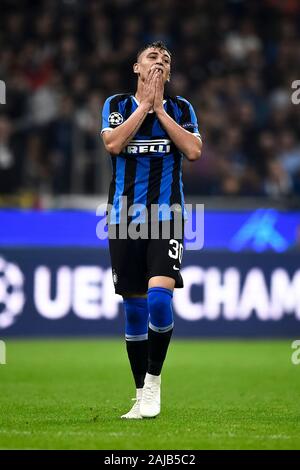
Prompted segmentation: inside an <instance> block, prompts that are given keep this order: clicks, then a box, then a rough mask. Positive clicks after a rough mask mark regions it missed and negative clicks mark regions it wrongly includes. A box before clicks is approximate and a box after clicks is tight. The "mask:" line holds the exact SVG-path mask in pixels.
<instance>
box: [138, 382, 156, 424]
mask: <svg viewBox="0 0 300 470" xmlns="http://www.w3.org/2000/svg"><path fill="white" fill-rule="evenodd" d="M160 383H161V377H160V375H151V374H148V373H147V374H146V377H145V384H144V388H143V395H142V400H141V403H140V413H141V416H142V417H143V418H154V417H155V416H157V415H159V413H160Z"/></svg>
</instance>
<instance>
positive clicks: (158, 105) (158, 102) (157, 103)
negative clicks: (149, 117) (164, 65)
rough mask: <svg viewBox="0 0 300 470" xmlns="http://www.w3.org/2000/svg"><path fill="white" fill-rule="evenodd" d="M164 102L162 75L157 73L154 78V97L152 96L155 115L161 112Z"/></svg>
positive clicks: (159, 72)
mask: <svg viewBox="0 0 300 470" xmlns="http://www.w3.org/2000/svg"><path fill="white" fill-rule="evenodd" d="M163 100H164V80H163V73H162V72H161V71H158V73H157V75H156V77H155V96H154V107H153V109H154V111H155V112H156V113H157V112H159V111H162V110H163V108H164V106H163Z"/></svg>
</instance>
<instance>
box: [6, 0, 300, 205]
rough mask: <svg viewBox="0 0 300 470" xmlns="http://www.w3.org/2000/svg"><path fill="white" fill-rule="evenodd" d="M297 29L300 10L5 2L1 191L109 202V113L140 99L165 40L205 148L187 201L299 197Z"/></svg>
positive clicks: (122, 0) (256, 1)
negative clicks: (138, 88) (137, 65)
mask: <svg viewBox="0 0 300 470" xmlns="http://www.w3.org/2000/svg"><path fill="white" fill-rule="evenodd" d="M299 24H300V3H299V1H297V0H287V1H284V2H283V1H281V0H253V1H251V2H248V1H246V0H239V1H232V0H226V1H224V2H212V1H211V0H190V2H189V5H188V8H187V5H186V3H185V2H182V1H181V0H159V2H158V1H153V0H145V1H144V2H138V1H137V0H102V1H101V2H99V1H97V0H91V1H89V2H83V1H81V0H73V1H58V0H53V1H49V0H41V1H40V2H38V5H37V4H35V3H32V2H30V1H29V0H22V1H20V2H11V1H9V0H2V2H1V18H0V41H1V44H2V45H5V47H2V48H1V51H0V76H1V79H2V80H5V82H6V84H7V104H6V105H5V107H3V110H4V111H5V114H6V117H2V118H0V134H1V137H0V138H1V143H0V148H1V151H0V175H1V176H0V177H1V192H2V193H3V192H7V193H9V192H12V191H20V190H22V189H24V190H32V191H40V192H45V191H46V192H49V191H51V192H54V193H55V194H57V193H64V192H67V193H68V192H74V191H82V192H94V193H97V192H101V191H102V190H103V186H101V184H100V186H99V181H104V180H105V179H107V177H103V179H102V180H101V178H100V179H98V176H97V175H98V174H103V175H105V174H106V173H105V164H104V163H103V162H104V159H101V158H100V156H99V155H98V154H99V152H100V150H99V142H100V137H99V132H98V131H99V128H100V112H101V106H102V104H103V102H104V99H105V98H106V97H107V96H109V95H111V94H115V93H123V92H130V91H131V92H132V91H133V90H134V86H135V77H134V75H133V73H132V64H133V62H134V61H135V55H136V52H137V50H138V49H139V48H140V47H141V46H142V45H143V44H145V43H146V42H151V41H153V40H157V39H160V40H164V41H165V42H166V43H167V45H168V46H169V47H170V49H171V51H172V67H173V69H172V74H171V82H170V83H169V84H168V85H167V89H166V93H169V94H178V95H182V96H184V97H185V98H186V99H188V100H190V101H191V102H192V104H193V106H194V108H195V110H196V112H197V114H198V119H199V127H200V132H201V134H202V137H203V142H204V146H203V157H202V158H201V159H200V160H199V161H197V162H195V163H194V164H192V165H190V164H185V165H184V167H185V168H184V170H185V175H184V181H185V190H186V192H187V193H191V194H195V195H199V194H201V195H205V194H208V195H235V196H263V195H267V196H269V197H271V198H276V199H278V198H286V197H287V196H290V195H291V194H298V195H300V105H299V106H296V105H293V104H292V103H291V92H292V90H291V83H292V82H293V81H294V80H297V79H299V78H300V77H299V50H300V49H299V44H300V30H299ZM1 111H2V109H1ZM12 136H13V139H12ZM20 148H21V149H22V153H20V152H19V150H20ZM100 148H101V147H100ZM20 155H22V158H20ZM98 169H99V173H98Z"/></svg>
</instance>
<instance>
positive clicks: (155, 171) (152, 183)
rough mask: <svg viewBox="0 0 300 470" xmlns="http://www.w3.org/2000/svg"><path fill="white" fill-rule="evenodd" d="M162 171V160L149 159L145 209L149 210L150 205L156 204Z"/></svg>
mask: <svg viewBox="0 0 300 470" xmlns="http://www.w3.org/2000/svg"><path fill="white" fill-rule="evenodd" d="M162 170H163V158H151V160H150V171H149V182H148V192H147V203H146V204H147V207H149V208H150V204H158V198H159V194H160V185H161V176H162ZM149 216H150V214H149Z"/></svg>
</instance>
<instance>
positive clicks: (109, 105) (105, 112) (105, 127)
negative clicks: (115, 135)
mask: <svg viewBox="0 0 300 470" xmlns="http://www.w3.org/2000/svg"><path fill="white" fill-rule="evenodd" d="M122 122H124V116H123V115H122V112H121V106H120V95H113V96H110V97H109V98H107V100H106V101H105V103H104V105H103V109H102V127H101V134H102V133H103V132H105V131H112V130H113V129H115V128H116V127H118V126H119V125H120V124H122Z"/></svg>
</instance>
